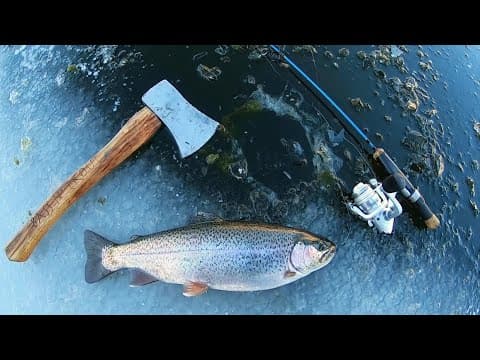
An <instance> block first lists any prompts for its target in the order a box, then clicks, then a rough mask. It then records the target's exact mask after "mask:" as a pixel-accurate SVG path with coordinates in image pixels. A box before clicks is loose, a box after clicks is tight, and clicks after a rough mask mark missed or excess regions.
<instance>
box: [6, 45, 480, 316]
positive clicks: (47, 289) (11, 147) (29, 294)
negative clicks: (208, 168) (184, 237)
mask: <svg viewBox="0 0 480 360" xmlns="http://www.w3.org/2000/svg"><path fill="white" fill-rule="evenodd" d="M86 51H96V55H95V57H96V59H97V60H96V62H95V61H87V60H85V59H91V58H89V57H88V56H86V55H83V52H86ZM115 51H116V50H115V47H101V48H100V49H99V50H98V49H95V50H89V49H88V48H86V47H69V48H68V49H66V48H63V47H53V46H35V47H32V46H22V47H0V229H1V232H0V243H1V244H2V247H4V246H5V245H6V244H7V243H8V241H10V239H11V238H12V237H13V236H14V234H15V233H16V232H17V231H18V230H19V229H20V228H21V226H22V225H23V224H24V223H25V222H26V221H28V219H29V217H30V214H31V213H33V212H34V211H35V210H36V209H37V207H38V206H39V205H40V204H41V203H42V202H43V201H44V200H45V199H46V197H47V196H49V195H50V194H51V193H52V192H53V191H54V190H55V189H56V187H57V186H59V185H60V184H61V183H62V182H63V181H64V180H65V179H66V178H67V177H68V176H69V175H70V174H71V173H72V172H73V171H75V170H76V169H77V168H78V167H79V166H80V165H82V164H83V163H84V162H85V161H87V160H88V159H89V158H90V156H92V155H93V154H94V153H95V152H96V151H97V150H98V149H100V148H101V147H102V146H103V145H104V144H105V143H106V142H107V141H108V140H109V139H110V138H111V137H112V136H113V135H114V134H115V132H116V131H117V130H118V129H119V126H120V123H121V122H122V121H123V120H124V118H122V116H123V115H121V114H124V113H123V112H122V111H121V106H122V105H121V104H123V101H120V98H119V97H118V96H117V97H115V94H109V95H108V96H110V97H109V101H110V104H111V105H112V106H106V105H99V102H98V99H95V98H94V96H93V94H92V93H89V92H88V91H83V90H81V87H79V86H76V85H75V84H74V83H73V82H72V81H71V78H70V76H71V75H72V74H70V73H69V72H68V71H66V69H67V68H69V65H70V64H72V63H77V64H78V63H80V64H81V66H79V67H78V69H77V70H76V71H78V72H85V73H86V74H87V75H88V73H89V74H90V75H89V77H88V78H87V79H89V81H90V79H91V80H92V81H100V80H99V79H100V77H99V75H98V72H96V71H101V69H100V70H99V69H98V67H101V66H107V67H108V66H111V61H112V59H114V58H115V55H114V54H115ZM79 54H80V55H79ZM79 56H82V59H84V61H83V62H82V61H80V62H79V61H78V57H79ZM129 59H130V58H129ZM135 59H137V58H136V57H134V58H133V60H131V61H136V60H135ZM190 59H191V57H190V58H189V59H188V61H190ZM128 61H130V60H128ZM125 62H127V60H125V61H123V62H120V63H118V64H117V66H123V65H122V64H124V63H125ZM92 64H93V65H92ZM95 64H96V65H95ZM193 71H194V69H192V72H193ZM120 81H121V82H123V80H120ZM198 81H202V80H201V79H199V80H198ZM239 82H240V80H239ZM128 86H130V85H128ZM451 86H452V87H453V86H454V84H452V85H451ZM100 87H101V86H100ZM452 93H455V92H454V91H452ZM257 95H258V96H260V95H261V96H262V98H263V99H264V100H265V101H273V100H274V99H275V97H274V96H270V95H268V94H267V93H266V92H258V93H257ZM105 96H106V95H105ZM115 104H116V105H115ZM272 104H273V103H272ZM277 104H278V106H279V107H278V111H279V112H281V113H282V114H284V115H288V116H291V117H293V118H294V119H295V120H297V121H300V120H301V119H303V117H301V116H300V115H299V114H300V113H299V112H297V111H296V110H295V109H294V108H293V107H288V106H286V105H285V104H281V103H277ZM115 106H116V107H120V110H119V111H114V109H117V108H116V107H115ZM272 106H273V105H272ZM128 110H129V111H130V112H132V113H133V111H134V110H135V109H134V108H129V109H128ZM115 122H116V125H114V126H112V125H111V124H112V123H113V124H115ZM107 125H108V126H107ZM304 125H305V126H306V124H304ZM465 126H466V127H468V126H470V124H466V125H465ZM324 135H325V134H324ZM159 136H163V135H159ZM311 136H312V137H311V138H310V140H312V139H313V138H314V136H313V135H311ZM165 138H166V136H165ZM25 139H28V141H27V140H25ZM315 139H317V141H319V140H318V137H315ZM22 144H23V149H22ZM26 144H28V146H26ZM312 146H314V142H313V140H312ZM315 146H316V145H315ZM477 146H478V145H477ZM167 150H169V151H159V149H158V144H157V143H155V142H154V143H152V144H150V145H148V146H147V147H146V148H145V149H143V150H142V151H141V152H139V153H138V154H136V155H135V156H134V157H133V158H132V159H130V160H129V161H127V162H125V163H124V164H123V165H122V166H121V167H120V168H118V169H117V170H115V171H114V172H113V173H111V174H110V175H109V176H108V177H107V178H105V179H104V180H103V181H102V182H101V183H100V184H98V185H97V186H96V187H94V188H93V189H92V190H91V191H90V192H89V193H88V194H87V195H85V196H84V197H83V198H81V199H80V200H79V201H78V202H77V203H76V204H75V205H74V206H73V207H72V208H71V209H70V210H69V211H68V212H67V213H66V214H65V215H64V216H63V217H62V218H61V219H60V220H59V221H58V222H57V224H56V225H55V227H54V228H53V229H52V230H51V231H50V232H49V233H48V234H47V235H46V236H45V237H44V239H43V240H42V242H41V243H40V245H39V246H38V248H37V250H36V251H35V253H34V254H33V256H32V257H31V258H30V260H29V261H27V262H25V263H13V262H9V261H8V260H7V258H6V257H5V256H4V255H3V253H2V254H0V284H1V286H2V295H1V297H0V313H8V314H18V313H20V314H32V313H40V314H98V313H101V314H178V313H182V314H205V313H208V314H245V313H247V314H250V313H264V314H310V313H314V314H326V313H347V314H351V313H353V314H358V313H366V314H377V313H387V314H388V313H470V314H478V312H479V310H480V300H479V290H478V289H479V270H480V269H479V257H478V252H477V251H476V250H475V247H474V246H473V245H472V242H473V241H474V240H472V236H470V237H468V236H467V231H466V229H462V228H461V226H460V225H458V224H457V223H456V220H455V218H452V219H448V217H447V216H444V217H442V220H444V225H442V228H441V229H439V230H438V231H436V232H426V231H425V230H422V229H418V228H416V227H414V226H413V225H412V223H411V220H410V218H409V217H408V216H402V217H401V218H400V219H399V220H398V222H397V224H396V229H397V230H396V233H395V235H394V236H393V237H389V236H385V235H378V234H375V233H374V232H372V230H370V229H369V228H367V227H366V225H364V224H363V223H361V222H359V221H357V220H356V219H353V218H352V217H351V216H350V215H349V214H348V213H347V212H346V209H344V208H343V207H341V206H338V205H337V204H336V200H335V198H334V196H333V195H334V194H333V193H332V192H330V193H329V192H327V191H325V192H320V193H319V194H317V195H316V196H315V198H314V199H313V200H312V199H310V200H308V201H306V203H305V204H303V205H304V206H303V207H302V208H301V209H300V210H298V211H295V212H292V213H289V214H288V217H287V221H286V223H287V225H291V226H299V227H303V228H306V229H308V230H310V231H312V232H316V233H319V234H322V235H324V236H327V237H329V238H330V239H331V240H333V241H334V242H335V243H336V244H337V247H338V253H337V255H336V257H335V258H334V260H333V261H332V263H331V264H330V265H328V266H327V267H325V268H324V269H322V270H320V271H317V272H315V273H313V274H312V275H310V276H308V277H307V278H305V279H302V280H300V281H298V282H295V283H293V284H291V285H288V286H284V287H282V288H278V289H274V290H269V291H263V292H254V293H230V292H221V291H208V292H207V293H206V294H205V295H202V296H200V297H196V298H186V297H184V296H182V292H181V287H180V286H179V285H171V284H164V283H160V282H159V283H156V284H153V285H149V286H145V287H139V288H131V287H129V286H128V283H129V280H130V275H129V274H128V272H127V271H122V272H119V273H116V274H113V275H112V276H110V277H109V278H106V279H104V280H102V281H100V282H98V283H95V284H87V283H85V281H84V264H85V253H84V249H83V232H84V230H85V229H91V230H93V231H96V232H98V233H100V234H102V235H104V236H106V237H107V238H109V239H112V240H114V241H119V242H126V241H128V239H129V238H130V236H131V235H134V234H148V233H152V232H156V231H160V230H163V229H169V228H172V227H176V226H181V225H184V224H185V223H186V221H187V219H188V218H189V217H191V216H192V215H194V214H195V213H196V211H198V210H201V211H208V212H217V213H221V212H222V209H221V204H222V202H223V200H219V199H218V198H217V197H215V196H213V195H212V193H208V192H200V191H199V188H197V187H195V186H194V182H195V181H194V180H188V179H189V176H188V175H189V171H190V170H189V168H188V166H179V163H178V162H177V161H175V160H173V157H174V155H173V154H174V152H173V147H172V148H171V149H167ZM166 154H170V155H169V156H168V158H167V156H166ZM195 176H196V175H195V174H193V173H192V174H191V176H190V177H195ZM208 176H209V175H207V178H208ZM476 178H477V179H478V175H476ZM232 181H235V180H232ZM477 182H478V180H477ZM230 184H231V183H228V182H226V185H225V187H226V188H225V189H220V190H221V191H222V192H223V193H228V192H229V188H228V186H232V185H230ZM332 198H333V199H332ZM444 214H445V215H446V214H447V212H444ZM476 231H478V227H477V228H475V226H474V233H473V234H474V235H473V238H474V239H475V238H477V237H478V232H476Z"/></svg>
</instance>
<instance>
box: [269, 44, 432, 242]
mask: <svg viewBox="0 0 480 360" xmlns="http://www.w3.org/2000/svg"><path fill="white" fill-rule="evenodd" d="M270 48H271V49H272V50H273V51H274V52H275V53H276V54H278V55H279V56H280V57H281V58H282V59H283V61H285V63H286V64H287V65H288V69H289V70H290V71H291V72H292V73H293V74H294V75H295V76H296V77H297V78H298V79H299V80H300V81H301V82H302V83H303V84H304V85H305V86H306V87H307V88H308V89H309V90H310V91H311V92H312V93H313V94H314V95H315V97H316V98H317V99H319V100H320V101H321V102H322V103H323V104H324V105H326V106H327V108H328V109H329V110H330V111H332V113H334V114H335V113H337V114H339V115H341V116H340V117H337V119H338V121H339V122H340V125H342V127H343V128H344V129H345V130H346V131H347V132H348V133H349V134H350V135H351V136H352V138H353V139H354V140H355V141H356V142H357V143H358V144H359V145H360V146H361V148H362V149H363V150H364V151H365V152H366V153H367V154H368V155H370V156H371V157H372V159H373V162H374V164H375V165H380V166H381V167H382V168H383V170H384V171H385V172H386V173H387V176H386V177H384V179H383V181H382V183H379V182H378V181H377V180H376V179H370V181H369V184H364V183H361V182H360V183H358V184H357V185H355V187H354V188H353V192H352V196H353V199H354V202H353V203H352V202H350V203H348V204H347V206H348V209H349V210H350V211H351V212H352V213H354V214H355V215H357V216H359V217H360V218H362V219H363V220H365V221H367V222H368V224H369V226H375V227H376V228H377V229H378V230H379V231H380V232H384V233H387V234H390V233H392V231H393V220H394V218H395V217H397V216H399V215H400V214H401V213H402V206H401V205H400V203H399V202H398V201H397V200H396V199H395V195H396V193H397V192H399V193H400V194H402V196H403V197H404V198H405V199H407V200H408V201H409V202H410V204H411V205H412V207H413V209H414V210H415V211H416V212H417V213H418V214H419V215H420V217H421V218H422V220H423V221H424V223H425V226H426V227H427V228H428V229H436V228H437V227H438V226H439V225H440V220H439V219H438V217H437V216H436V215H435V214H434V213H433V212H432V210H430V207H429V206H428V205H427V203H426V201H425V199H424V197H423V196H422V194H421V193H420V191H419V190H418V188H415V187H414V186H413V184H412V183H411V182H410V180H409V179H408V178H407V177H406V175H405V174H404V173H403V172H402V171H401V170H400V168H399V167H398V166H397V164H395V162H394V161H393V160H392V159H391V158H390V156H389V155H388V154H387V152H386V151H385V150H384V149H383V148H379V147H377V146H375V144H374V143H373V142H372V141H371V140H370V139H369V138H368V137H367V135H366V134H365V133H364V132H363V131H362V130H361V129H360V128H359V127H358V126H357V124H355V122H354V121H353V120H352V119H351V118H350V116H348V115H347V114H346V113H345V112H344V111H343V110H342V109H341V108H340V106H338V104H337V103H336V102H335V101H334V100H333V99H332V98H331V97H330V96H329V95H328V94H327V93H326V92H325V91H324V90H323V89H322V88H321V87H320V86H319V85H318V84H317V83H315V82H314V81H313V80H312V78H310V77H309V76H308V75H307V74H306V73H305V72H304V71H303V70H302V69H301V68H300V67H299V66H298V65H297V64H295V62H294V61H293V60H292V59H290V58H289V57H288V56H287V55H286V54H285V53H284V52H283V51H282V50H280V48H279V47H278V46H276V45H270Z"/></svg>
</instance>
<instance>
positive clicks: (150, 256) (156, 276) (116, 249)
mask: <svg viewBox="0 0 480 360" xmlns="http://www.w3.org/2000/svg"><path fill="white" fill-rule="evenodd" d="M84 235H85V237H84V244H85V250H86V253H87V261H86V264H85V281H86V282H87V283H95V282H97V281H99V280H101V279H103V278H104V277H106V276H108V275H110V274H112V273H114V272H116V271H118V270H121V269H131V271H132V279H131V282H130V286H143V285H147V284H151V283H154V282H156V281H163V282H166V283H173V284H180V285H183V292H182V293H183V295H185V296H197V295H201V294H203V293H205V292H206V291H207V290H208V289H209V288H210V289H216V290H224V291H259V290H268V289H273V288H277V287H280V286H283V285H287V284H289V283H292V282H294V281H296V280H299V279H301V278H303V277H305V276H307V275H309V274H311V273H312V272H314V271H316V270H318V269H321V268H323V267H324V266H326V265H327V264H329V263H330V262H331V261H332V259H333V257H334V255H335V253H336V246H335V244H334V243H333V242H331V241H330V240H328V239H326V238H324V237H322V236H319V235H315V234H313V233H310V232H308V231H305V230H301V229H296V228H291V227H287V226H282V225H275V224H266V223H252V222H244V221H227V220H223V219H220V218H211V217H207V218H205V216H200V217H199V219H197V220H196V221H195V222H193V223H191V224H189V225H187V226H184V227H180V228H176V229H171V230H165V231H162V232H158V233H154V234H150V235H144V236H134V237H132V238H131V240H130V241H129V242H128V243H125V244H116V243H114V242H112V241H110V240H108V239H106V238H104V237H103V236H101V235H99V234H97V233H95V232H93V231H91V230H86V231H85V234H84Z"/></svg>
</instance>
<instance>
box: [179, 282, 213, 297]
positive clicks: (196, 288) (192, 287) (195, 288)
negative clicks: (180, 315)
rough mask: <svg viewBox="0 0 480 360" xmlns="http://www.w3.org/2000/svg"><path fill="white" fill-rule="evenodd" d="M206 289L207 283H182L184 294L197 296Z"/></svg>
mask: <svg viewBox="0 0 480 360" xmlns="http://www.w3.org/2000/svg"><path fill="white" fill-rule="evenodd" d="M207 290H208V285H207V284H204V283H200V282H193V281H188V282H187V283H185V284H184V285H183V295H184V296H188V297H190V296H198V295H202V294H203V293H204V292H206V291H207Z"/></svg>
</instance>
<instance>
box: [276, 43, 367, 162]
mask: <svg viewBox="0 0 480 360" xmlns="http://www.w3.org/2000/svg"><path fill="white" fill-rule="evenodd" d="M270 47H271V48H272V49H273V50H274V51H275V52H276V53H277V54H278V55H280V56H281V58H282V59H283V60H285V61H286V62H287V64H288V65H289V66H290V68H292V69H294V70H295V71H292V73H293V74H294V76H295V77H296V78H297V79H298V80H299V81H300V82H301V83H303V84H304V85H305V86H306V88H307V89H308V90H310V92H311V93H312V94H313V95H314V96H315V97H316V98H317V99H318V100H320V101H321V102H322V103H323V104H324V105H325V106H326V108H327V110H328V111H329V112H330V113H331V114H332V115H333V116H334V117H335V118H336V116H335V112H334V111H333V110H332V109H331V108H330V106H331V107H333V108H334V109H335V110H336V111H337V112H338V113H340V115H342V116H343V118H344V119H345V120H346V121H347V124H348V125H349V127H351V128H352V129H353V130H354V131H355V132H356V135H357V136H359V137H360V138H361V139H362V140H363V143H362V142H361V141H360V140H358V138H357V136H356V135H355V134H354V133H353V132H352V131H351V129H349V128H348V127H346V126H344V128H345V130H346V131H347V132H348V133H349V134H350V135H351V136H352V138H353V139H355V140H356V141H357V142H358V143H359V145H360V146H361V147H362V148H365V150H366V151H367V152H368V153H370V154H373V153H374V152H375V150H376V146H375V145H374V144H373V143H372V142H371V141H370V139H369V138H368V137H367V135H365V133H364V132H363V131H362V130H361V129H360V128H359V127H358V126H357V124H355V122H354V121H353V120H352V119H351V118H350V117H349V116H348V115H347V114H346V113H345V112H344V111H343V110H342V109H341V108H340V106H338V105H337V103H336V102H335V101H334V100H333V99H332V98H331V97H330V96H328V94H327V93H326V92H325V91H324V90H323V89H322V88H321V87H320V86H318V85H317V84H316V83H315V82H314V81H313V80H312V79H311V78H310V77H309V76H308V75H307V74H306V73H305V72H304V71H303V70H302V69H301V68H300V67H298V65H297V64H295V63H294V62H293V61H292V60H291V59H290V58H289V57H288V56H286V55H285V54H284V53H283V52H282V51H281V50H280V49H279V48H278V47H277V46H276V45H270ZM312 88H313V89H315V90H316V91H313V89H312ZM319 94H320V95H322V96H323V98H324V99H325V100H326V101H325V100H324V99H322V97H320V96H319ZM329 105H330V106H329ZM338 121H340V120H339V119H338Z"/></svg>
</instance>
